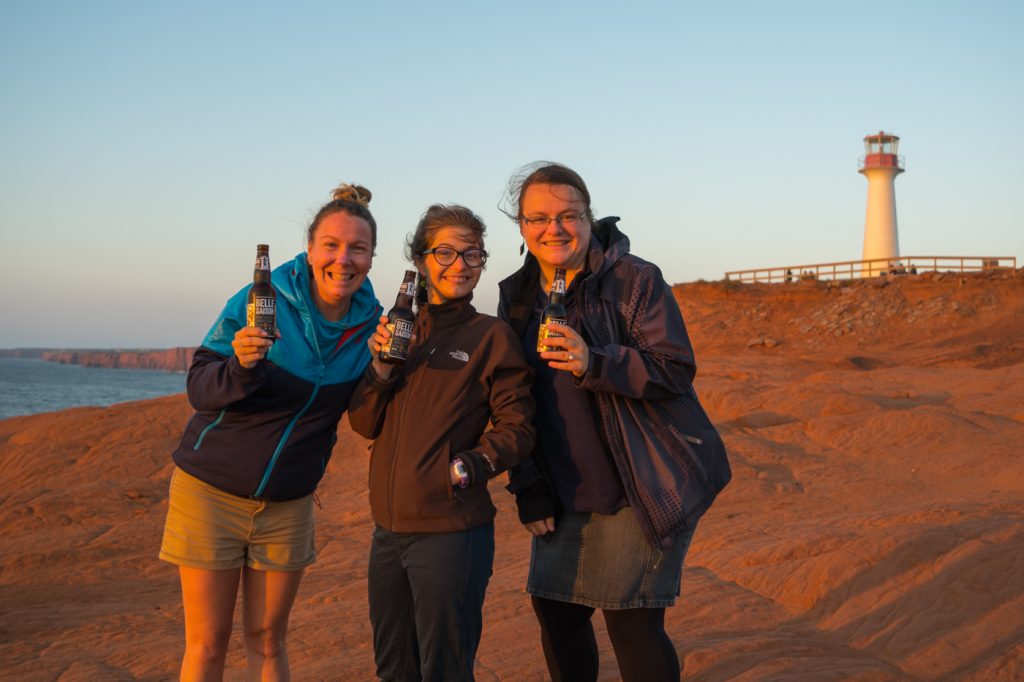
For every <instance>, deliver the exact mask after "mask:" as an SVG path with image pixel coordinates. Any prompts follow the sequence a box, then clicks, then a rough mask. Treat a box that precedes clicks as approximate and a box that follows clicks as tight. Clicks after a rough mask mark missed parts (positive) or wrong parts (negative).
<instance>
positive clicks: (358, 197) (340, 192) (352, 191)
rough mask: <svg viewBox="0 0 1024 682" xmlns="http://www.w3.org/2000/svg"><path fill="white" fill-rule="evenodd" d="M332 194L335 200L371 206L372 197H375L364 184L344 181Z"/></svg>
mask: <svg viewBox="0 0 1024 682" xmlns="http://www.w3.org/2000/svg"><path fill="white" fill-rule="evenodd" d="M331 196H332V197H333V198H334V200H335V201H351V202H353V203H356V204H362V205H363V206H369V205H370V198H371V197H373V194H372V193H371V192H370V190H368V189H366V188H365V187H363V186H362V185H349V184H347V183H342V184H340V185H338V186H337V187H336V188H335V189H334V191H333V192H331Z"/></svg>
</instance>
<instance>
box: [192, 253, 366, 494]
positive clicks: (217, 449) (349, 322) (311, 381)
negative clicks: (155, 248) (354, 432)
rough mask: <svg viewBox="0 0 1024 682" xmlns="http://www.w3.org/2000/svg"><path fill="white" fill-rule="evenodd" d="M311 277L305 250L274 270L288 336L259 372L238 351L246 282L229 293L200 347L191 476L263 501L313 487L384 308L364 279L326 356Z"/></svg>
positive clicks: (259, 366) (279, 323)
mask: <svg viewBox="0 0 1024 682" xmlns="http://www.w3.org/2000/svg"><path fill="white" fill-rule="evenodd" d="M310 277H311V275H310V270H309V265H308V263H307V261H306V256H305V254H299V255H298V256H296V257H295V259H294V260H293V261H291V262H289V263H285V264H284V265H281V266H279V267H277V268H276V269H275V270H274V271H273V273H272V274H271V284H272V285H273V287H274V290H275V291H276V292H277V328H278V330H279V331H280V333H281V338H280V339H278V340H277V341H276V342H275V343H274V345H273V346H272V347H271V348H270V350H269V351H268V352H267V357H266V359H264V360H262V361H260V362H258V363H257V364H256V366H255V367H253V368H252V369H246V368H244V367H242V365H241V364H240V363H239V362H238V358H237V357H235V355H234V351H233V350H232V348H231V340H232V339H233V338H234V336H235V332H237V331H238V330H239V329H241V328H242V327H244V326H246V315H245V304H246V297H247V295H248V292H249V286H246V287H244V288H243V289H242V290H241V291H239V292H238V293H237V294H235V295H234V296H232V297H231V298H230V299H229V300H228V302H227V304H226V305H225V306H224V310H223V311H221V313H220V316H219V317H218V318H217V321H216V322H215V323H214V324H213V327H211V328H210V331H209V333H207V335H206V338H205V339H204V340H203V344H202V346H201V347H200V348H198V349H196V352H195V356H194V358H193V360H192V366H191V368H190V369H189V372H188V381H187V391H188V399H189V402H190V403H191V404H192V406H193V407H194V408H195V409H196V413H195V414H194V415H193V416H192V419H191V420H190V421H189V423H188V425H187V426H186V427H185V433H184V434H183V436H182V439H181V443H180V444H179V446H178V449H177V450H175V452H174V461H175V463H176V464H177V465H178V466H179V467H180V468H181V469H183V470H184V471H186V472H187V473H189V474H191V475H192V476H195V477H196V478H198V479H200V480H202V481H205V482H206V483H209V484H210V485H213V486H215V487H217V488H220V489H221V490H224V491H225V492H229V493H232V494H234V495H239V496H242V497H252V498H258V499H267V500H291V499H296V498H299V497H304V496H305V495H308V494H310V493H312V492H313V491H314V490H315V489H316V486H317V484H318V483H319V482H320V479H321V478H322V477H323V474H324V470H325V469H326V468H327V461H328V459H330V456H331V450H332V449H333V447H334V443H335V441H336V439H337V436H336V431H337V427H338V420H339V419H341V414H342V413H343V412H344V411H345V409H346V408H347V407H348V402H349V398H350V397H351V396H352V392H353V391H354V390H355V387H356V385H357V384H358V383H359V379H360V377H361V376H362V373H363V371H364V370H365V369H366V366H367V365H368V364H369V362H370V351H369V349H368V348H367V345H366V341H367V339H368V338H369V337H370V335H371V334H372V333H373V330H374V329H375V328H376V324H377V319H378V318H379V317H380V314H381V306H380V303H378V301H377V298H376V296H374V293H373V286H372V285H371V284H370V281H369V280H366V281H364V282H363V284H362V286H361V287H360V288H359V289H358V290H357V291H356V293H355V294H354V295H353V296H352V303H351V306H350V308H349V311H348V313H347V314H346V315H345V317H344V318H343V319H342V320H341V326H342V327H343V329H344V332H343V334H342V336H341V339H340V341H339V342H338V343H337V344H336V345H335V346H334V347H333V349H331V350H330V351H329V352H328V353H326V354H325V355H324V356H321V351H320V347H319V345H318V344H317V339H316V332H315V324H316V323H315V319H314V316H315V315H318V314H319V313H318V312H317V310H316V306H315V304H314V303H313V299H312V295H311V293H310V286H312V285H311V283H310ZM250 286H251V285H250Z"/></svg>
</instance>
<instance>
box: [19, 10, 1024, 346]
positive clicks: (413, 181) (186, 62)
mask: <svg viewBox="0 0 1024 682" xmlns="http://www.w3.org/2000/svg"><path fill="white" fill-rule="evenodd" d="M1022 74H1024V4H1022V3H1020V2H1015V1H1014V2H1010V1H1007V2H985V1H981V2H898V3H892V2H860V3H822V2H775V3H764V2H733V3H718V4H716V5H714V6H712V4H711V3H696V2H677V3H667V2H646V1H639V2H638V1H634V2H631V3H623V2H615V3H601V2H578V3H577V2H565V3H550V2H517V3H487V2H468V1H467V2H431V3H413V2H376V3H344V2H324V3H288V4H285V3H261V2H246V3H241V2H239V3H205V2H203V3H199V2H175V3H152V2H129V1H125V2H102V1H98V2H87V3H83V2H34V3H28V2H17V3H16V2H5V3H3V4H0V259H2V263H0V273H2V274H0V290H2V292H3V295H2V297H0V301H2V303H0V316H2V319H3V323H2V324H0V348H2V347H15V346H64V347H167V346H176V345H195V344H197V343H198V342H199V341H200V340H201V339H202V337H203V335H204V334H205V332H206V330H207V328H208V326H209V325H210V323H211V322H212V320H213V318H214V316H215V315H216V313H217V312H218V311H219V310H220V308H221V306H222V304H223V302H224V301H225V300H226V299H227V297H228V296H229V295H230V294H231V293H233V292H234V291H236V290H237V289H238V288H239V287H241V286H242V285H244V284H245V283H246V281H248V280H249V279H250V277H251V269H252V262H253V258H254V254H255V248H254V247H255V245H256V243H257V242H266V243H269V244H270V245H271V257H272V261H273V263H274V264H278V263H280V262H282V261H284V260H286V259H287V258H291V257H292V256H294V255H295V254H296V253H298V252H299V251H300V250H301V248H302V246H303V243H302V242H303V230H304V228H305V225H306V224H307V223H308V220H309V218H310V217H311V216H312V214H313V212H314V211H315V210H316V209H317V208H318V207H319V206H320V205H321V204H322V203H323V202H324V201H325V200H326V199H327V197H328V192H329V190H330V189H331V188H332V187H334V186H335V185H336V184H337V183H338V182H339V181H354V182H359V183H361V184H364V185H366V186H367V187H369V188H370V189H371V190H372V191H373V192H374V199H373V203H372V205H371V208H372V209H373V211H374V214H375V216H376V217H377V220H378V223H379V225H380V244H379V248H378V251H377V258H376V261H375V264H374V268H373V270H372V272H371V277H372V280H373V282H374V285H375V287H376V289H377V292H378V295H379V296H380V298H381V300H382V301H384V303H385V306H386V307H387V306H389V305H390V302H391V301H392V300H393V299H394V295H395V292H396V290H397V288H398V284H399V282H400V279H401V273H402V270H403V269H404V268H405V267H406V263H405V262H404V261H403V259H402V249H401V247H402V243H403V240H404V237H405V235H406V234H407V233H408V232H409V231H410V230H411V229H412V228H413V227H414V226H415V223H416V221H417V219H418V217H419V215H420V214H421V213H422V211H423V210H424V209H425V208H426V207H427V206H428V205H429V204H430V203H433V202H459V203H464V204H466V205H468V206H469V207H471V208H473V209H474V210H476V211H477V212H478V213H480V214H481V215H482V216H483V218H484V219H485V221H486V222H487V224H488V227H489V236H488V243H487V246H488V249H489V250H490V251H491V252H492V254H493V258H492V260H491V263H490V264H489V266H488V270H487V272H486V273H485V275H484V277H483V278H482V280H481V283H480V286H479V288H478V290H477V302H478V305H479V307H480V308H481V309H482V310H484V311H487V312H493V310H494V306H495V301H496V287H497V282H498V280H499V279H500V278H501V277H503V276H505V275H506V274H508V273H509V272H511V271H512V270H513V269H514V268H515V267H516V266H517V264H518V262H519V256H518V247H519V238H518V233H517V228H516V226H515V225H514V224H513V223H511V222H510V221H508V220H507V219H506V218H504V217H503V216H502V215H501V214H500V213H499V212H498V210H497V207H496V206H497V204H498V202H499V199H500V198H501V195H502V191H503V189H504V186H505V183H506V181H507V179H508V177H509V175H510V174H511V173H512V172H513V171H514V170H515V169H516V168H518V167H519V166H521V165H522V164H524V163H527V162H530V161H534V160H537V159H553V160H557V161H561V162H563V163H566V164H568V165H570V166H572V167H573V168H575V169H576V170H578V171H579V172H580V173H581V174H582V175H583V177H584V178H585V179H586V180H587V182H588V184H589V185H590V189H591V194H592V195H593V197H594V205H595V208H596V211H597V213H598V214H599V215H607V214H614V215H619V216H622V219H623V220H622V222H621V223H620V225H621V227H622V228H623V230H624V231H625V232H626V233H627V234H628V235H629V236H630V238H631V241H632V244H633V251H634V252H635V253H637V254H638V255H640V256H641V257H644V258H647V259H649V260H652V261H655V262H656V263H658V264H659V265H660V266H661V268H662V270H663V271H664V273H665V275H666V278H667V279H668V280H669V281H670V282H686V281H692V280H695V279H698V278H704V279H719V278H721V277H722V275H723V273H724V272H725V271H726V270H734V269H743V268H752V267H761V266H770V265H787V264H799V263H808V262H824V261H835V260H848V259H856V258H859V257H860V254H861V242H862V237H863V223H864V209H865V197H866V182H865V180H864V178H863V177H862V176H860V175H859V174H858V173H857V159H858V157H859V156H861V155H862V154H863V143H862V138H863V137H864V135H866V134H868V133H872V132H876V131H878V130H880V129H884V130H886V131H890V132H894V133H896V134H897V135H899V136H900V137H901V138H902V141H901V149H900V151H901V153H902V154H903V155H904V156H905V157H906V168H907V172H906V173H904V174H903V175H901V176H900V177H899V179H898V180H897V181H896V190H897V191H896V196H897V210H898V216H899V232H900V249H901V252H902V253H903V254H905V255H916V254H920V255H933V254H939V255H943V254H950V255H996V256H1017V257H1018V258H1021V257H1024V229H1022V228H1024V190H1022V187H1024V124H1022V121H1024V88H1022V87H1021V82H1022V80H1021V79H1022Z"/></svg>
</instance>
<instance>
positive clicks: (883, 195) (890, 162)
mask: <svg viewBox="0 0 1024 682" xmlns="http://www.w3.org/2000/svg"><path fill="white" fill-rule="evenodd" d="M899 146H900V138H898V137H896V136H895V135H891V134H889V133H885V132H881V131H879V132H878V133H876V134H874V135H868V136H867V137H865V138H864V153H865V156H864V158H863V159H861V161H860V172H861V173H863V174H864V177H866V178H867V179H868V210H867V217H866V218H865V220H864V256H863V260H872V259H875V258H890V259H893V260H896V259H898V258H899V255H900V245H899V239H898V237H897V234H896V187H895V183H896V176H897V175H899V174H900V173H902V172H903V157H902V156H899V155H898V153H897V152H898V151H899ZM888 269H889V266H888V264H887V263H884V262H878V263H872V264H870V265H865V266H864V271H863V275H864V276H865V277H873V276H875V275H879V274H884V273H885V272H886V271H887V270H888Z"/></svg>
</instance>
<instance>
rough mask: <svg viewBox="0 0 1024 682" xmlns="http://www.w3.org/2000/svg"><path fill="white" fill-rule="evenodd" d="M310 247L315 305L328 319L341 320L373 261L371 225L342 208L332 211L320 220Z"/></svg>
mask: <svg viewBox="0 0 1024 682" xmlns="http://www.w3.org/2000/svg"><path fill="white" fill-rule="evenodd" d="M307 249H308V260H309V268H310V270H311V271H312V273H313V286H312V287H311V290H312V294H313V300H314V302H315V303H316V307H317V309H318V310H319V311H320V313H321V314H322V315H323V316H324V317H325V318H327V319H328V320H332V321H337V320H340V319H341V317H343V316H344V314H345V313H346V312H347V311H348V306H349V302H350V300H351V298H352V295H353V294H354V293H355V292H356V291H357V290H358V289H359V287H361V286H362V285H363V281H365V280H366V273H368V272H369V271H370V265H372V263H373V232H372V231H371V229H370V225H369V223H367V222H366V221H365V220H363V219H362V218H357V217H355V216H353V215H349V214H348V213H345V212H342V211H339V212H336V213H332V214H330V215H328V216H326V217H325V218H323V219H322V220H321V221H320V224H319V225H318V226H317V228H316V232H314V233H313V239H312V240H310V242H309V244H308V245H307Z"/></svg>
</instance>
